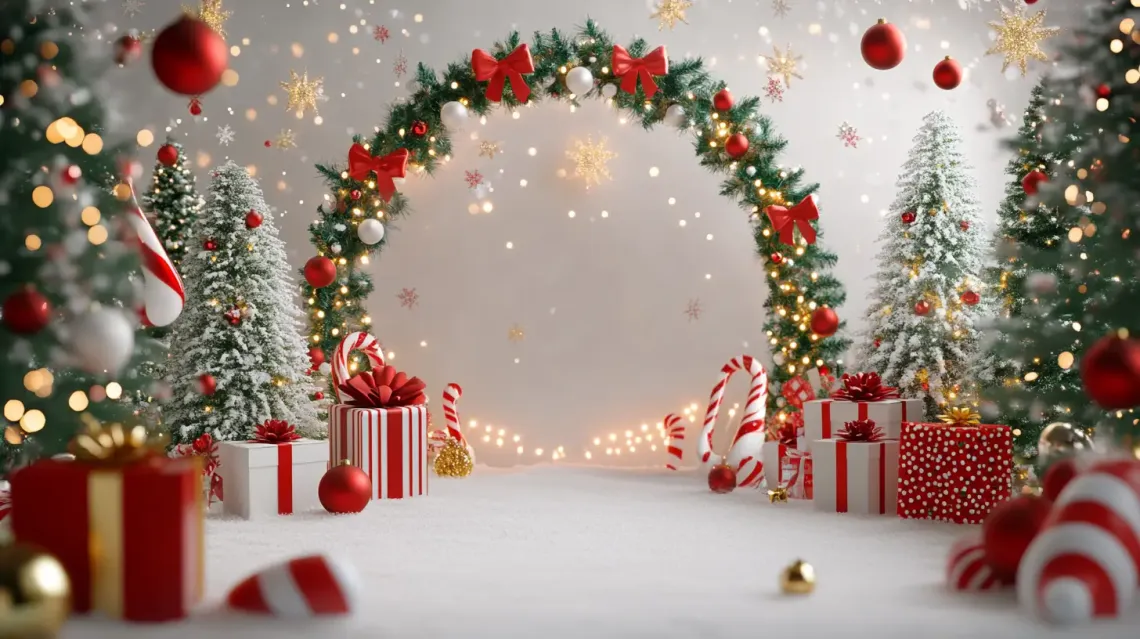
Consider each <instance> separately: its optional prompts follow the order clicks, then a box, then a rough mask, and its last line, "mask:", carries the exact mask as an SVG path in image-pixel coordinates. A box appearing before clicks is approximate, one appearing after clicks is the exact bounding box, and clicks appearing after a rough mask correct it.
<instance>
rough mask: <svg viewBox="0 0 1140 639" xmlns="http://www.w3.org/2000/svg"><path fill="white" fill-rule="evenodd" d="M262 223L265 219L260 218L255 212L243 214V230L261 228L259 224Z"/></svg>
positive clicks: (259, 214)
mask: <svg viewBox="0 0 1140 639" xmlns="http://www.w3.org/2000/svg"><path fill="white" fill-rule="evenodd" d="M264 221H265V218H263V217H261V213H258V212H257V211H254V210H250V212H249V213H246V214H245V228H247V229H255V228H257V227H259V226H261V223H262V222H264Z"/></svg>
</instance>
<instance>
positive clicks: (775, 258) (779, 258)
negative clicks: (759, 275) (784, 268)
mask: <svg viewBox="0 0 1140 639" xmlns="http://www.w3.org/2000/svg"><path fill="white" fill-rule="evenodd" d="M768 260H769V261H770V262H772V263H773V264H775V265H776V266H779V265H780V264H783V263H784V256H783V255H780V254H779V253H773V254H771V255H769V256H768Z"/></svg>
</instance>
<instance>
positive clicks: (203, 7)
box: [182, 0, 234, 38]
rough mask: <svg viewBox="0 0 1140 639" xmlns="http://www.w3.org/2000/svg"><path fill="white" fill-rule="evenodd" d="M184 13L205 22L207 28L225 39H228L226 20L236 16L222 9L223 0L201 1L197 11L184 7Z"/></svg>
mask: <svg viewBox="0 0 1140 639" xmlns="http://www.w3.org/2000/svg"><path fill="white" fill-rule="evenodd" d="M182 12H183V13H185V14H187V15H190V16H193V17H195V18H198V19H199V20H201V21H202V22H205V23H206V26H208V27H210V28H211V29H213V30H214V31H217V32H218V35H220V36H222V37H223V38H224V37H226V20H229V19H230V16H232V15H233V14H234V12H233V11H226V10H225V8H224V7H222V0H200V1H199V2H198V8H196V9H195V8H194V7H187V6H185V5H183V6H182Z"/></svg>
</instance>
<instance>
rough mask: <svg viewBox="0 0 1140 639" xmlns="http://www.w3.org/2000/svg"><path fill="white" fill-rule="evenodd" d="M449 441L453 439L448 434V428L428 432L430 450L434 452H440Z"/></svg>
mask: <svg viewBox="0 0 1140 639" xmlns="http://www.w3.org/2000/svg"><path fill="white" fill-rule="evenodd" d="M449 441H451V435H450V434H448V432H447V431H446V430H444V429H442V428H440V429H438V430H433V431H432V432H430V433H428V450H429V451H431V452H433V453H438V452H439V451H441V450H443V447H444V446H446V445H447V442H449Z"/></svg>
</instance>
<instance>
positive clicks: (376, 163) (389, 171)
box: [348, 144, 408, 202]
mask: <svg viewBox="0 0 1140 639" xmlns="http://www.w3.org/2000/svg"><path fill="white" fill-rule="evenodd" d="M372 173H375V174H376V190H377V191H379V192H380V197H382V198H384V201H385V202H388V201H389V200H391V199H392V196H393V195H395V194H396V178H402V177H405V176H407V174H408V150H407V149H396V150H395V151H392V152H391V153H389V154H388V155H385V156H383V157H378V156H375V155H372V154H371V153H369V151H368V149H366V148H364V145H363V144H353V145H352V148H351V149H349V150H348V177H350V178H352V179H354V180H356V181H357V182H363V181H365V180H367V179H368V176H369V175H370V174H372Z"/></svg>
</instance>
